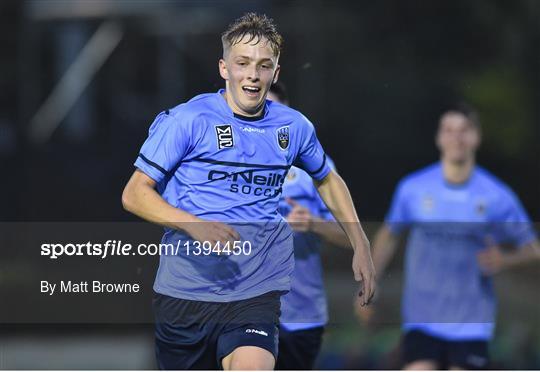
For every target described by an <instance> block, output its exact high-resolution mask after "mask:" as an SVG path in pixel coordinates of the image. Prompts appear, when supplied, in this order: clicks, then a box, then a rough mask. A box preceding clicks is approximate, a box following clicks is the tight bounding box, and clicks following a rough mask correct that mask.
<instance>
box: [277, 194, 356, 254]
mask: <svg viewBox="0 0 540 372" xmlns="http://www.w3.org/2000/svg"><path fill="white" fill-rule="evenodd" d="M287 203H288V204H289V205H290V206H291V207H292V209H291V212H290V213H289V214H288V215H287V222H288V223H289V224H290V225H291V227H292V229H293V230H294V231H298V232H312V233H314V234H317V235H318V236H319V237H320V238H322V239H324V240H325V241H326V242H328V243H330V244H333V245H338V246H342V247H350V246H351V242H350V241H349V238H348V237H347V234H345V231H343V229H342V228H341V226H339V224H338V223H336V222H334V221H331V220H325V219H322V218H320V217H317V216H315V215H313V214H312V213H311V211H310V210H309V209H308V208H306V207H304V206H302V205H300V204H299V203H298V202H296V201H295V200H294V199H291V198H287Z"/></svg>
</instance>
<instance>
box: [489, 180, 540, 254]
mask: <svg viewBox="0 0 540 372" xmlns="http://www.w3.org/2000/svg"><path fill="white" fill-rule="evenodd" d="M495 206H496V208H497V210H496V211H495V213H494V218H493V221H492V224H493V235H494V238H495V241H497V242H498V243H503V244H504V243H510V244H512V245H514V246H516V247H518V248H519V247H522V246H524V245H526V244H528V243H530V242H532V241H533V240H535V239H536V238H537V236H536V233H535V231H534V228H533V226H532V223H531V220H530V218H529V216H528V215H527V212H526V211H525V208H523V205H522V204H521V202H520V201H519V199H518V197H517V196H516V195H515V194H514V193H513V192H512V191H510V190H508V191H507V192H505V193H504V195H503V197H502V199H501V200H499V202H498V203H496V205H495Z"/></svg>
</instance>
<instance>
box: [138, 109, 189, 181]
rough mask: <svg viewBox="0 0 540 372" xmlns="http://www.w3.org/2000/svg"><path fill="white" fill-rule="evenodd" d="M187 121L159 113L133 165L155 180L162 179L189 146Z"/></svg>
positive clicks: (173, 167)
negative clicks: (183, 121)
mask: <svg viewBox="0 0 540 372" xmlns="http://www.w3.org/2000/svg"><path fill="white" fill-rule="evenodd" d="M189 141H190V136H189V131H188V123H182V122H181V121H180V120H178V119H177V118H175V117H174V116H172V115H170V114H169V113H168V111H165V112H162V113H160V114H159V115H158V116H157V117H156V119H155V120H154V122H153V123H152V125H151V126H150V129H149V131H148V138H147V139H146V141H145V142H144V144H143V145H142V147H141V151H140V152H139V156H138V157H137V160H136V161H135V166H136V167H137V168H138V169H140V170H141V171H142V172H144V173H145V174H146V175H148V176H149V177H150V178H152V179H153V180H154V181H156V182H160V181H162V180H163V179H164V178H165V177H167V176H169V173H170V172H171V171H173V169H175V167H177V166H178V165H179V163H180V162H181V161H182V159H183V158H184V156H185V155H186V153H187V150H188V147H189Z"/></svg>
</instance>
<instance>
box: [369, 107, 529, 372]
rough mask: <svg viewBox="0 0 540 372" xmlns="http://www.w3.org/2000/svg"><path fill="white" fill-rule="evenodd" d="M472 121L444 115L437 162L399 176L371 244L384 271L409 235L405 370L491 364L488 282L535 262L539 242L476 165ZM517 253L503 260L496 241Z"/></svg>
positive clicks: (516, 206)
mask: <svg viewBox="0 0 540 372" xmlns="http://www.w3.org/2000/svg"><path fill="white" fill-rule="evenodd" d="M480 136H481V133H480V127H479V122H478V118H477V115H476V114H475V113H474V111H472V110H471V109H469V108H467V107H462V108H460V109H455V110H451V111H447V112H445V113H444V114H443V115H442V117H441V119H440V123H439V128H438V132H437V136H436V143H437V146H438V148H439V150H440V153H441V161H440V162H439V163H436V164H434V165H431V166H429V167H427V168H425V169H422V170H420V171H418V172H415V173H413V174H411V175H409V176H407V177H405V178H404V179H403V180H402V181H401V182H400V183H399V185H398V187H397V190H396V192H395V194H394V198H393V201H392V205H391V208H390V211H389V213H388V215H387V217H386V221H385V224H384V225H383V227H382V228H381V229H380V230H379V231H378V233H377V235H376V237H375V242H374V253H373V259H374V263H375V267H376V269H377V270H378V272H382V271H383V270H384V268H385V267H386V266H387V264H388V262H389V260H390V259H391V257H392V256H393V254H394V252H395V248H396V245H397V237H398V236H399V234H401V233H402V232H403V231H404V230H405V229H406V228H407V229H409V230H410V232H409V233H410V235H409V238H408V242H407V251H406V258H405V284H404V293H403V299H402V317H403V331H404V332H405V336H404V340H403V349H404V350H403V351H404V359H405V363H406V364H405V369H421V370H423V369H429V370H433V369H439V368H456V369H478V368H485V367H486V366H487V365H488V345H487V344H488V341H489V340H490V339H491V337H492V334H493V329H494V321H495V308H496V303H495V295H494V289H493V286H492V281H491V275H493V274H496V273H497V272H499V271H501V270H503V269H508V268H510V267H512V266H515V265H518V264H520V263H524V262H528V261H531V260H533V259H538V258H539V257H540V253H539V251H540V248H539V243H538V240H537V239H536V237H535V233H534V232H533V229H532V226H531V224H530V221H529V218H528V217H527V214H526V212H525V211H524V209H523V207H522V206H521V204H520V202H519V200H518V198H517V197H516V196H515V195H514V193H513V192H512V190H510V188H509V187H508V186H506V185H505V184H503V183H502V182H501V181H499V180H498V179H497V178H495V177H494V176H493V175H491V174H490V173H488V172H487V171H486V170H484V169H482V168H481V167H479V166H477V165H476V162H475V154H476V150H477V148H478V146H479V144H480ZM503 243H505V244H506V243H507V244H511V245H513V246H514V247H515V248H516V250H514V251H512V252H509V253H504V252H503V251H502V250H501V247H500V246H499V245H500V244H503Z"/></svg>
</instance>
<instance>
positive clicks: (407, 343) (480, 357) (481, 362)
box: [403, 330, 489, 369]
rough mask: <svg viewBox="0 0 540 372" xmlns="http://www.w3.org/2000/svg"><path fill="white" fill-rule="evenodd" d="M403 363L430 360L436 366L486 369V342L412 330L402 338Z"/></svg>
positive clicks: (487, 360)
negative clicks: (448, 339) (446, 338)
mask: <svg viewBox="0 0 540 372" xmlns="http://www.w3.org/2000/svg"><path fill="white" fill-rule="evenodd" d="M403 358H404V361H405V364H408V363H412V362H415V361H419V360H431V361H434V362H436V363H437V368H441V369H448V368H451V367H459V368H462V369H487V368H488V367H489V355H488V343H487V341H485V340H470V341H469V340H467V341H447V340H444V339H442V338H438V337H433V336H431V335H428V334H426V333H424V332H421V331H418V330H413V331H409V332H407V333H406V334H405V337H404V339H403Z"/></svg>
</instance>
